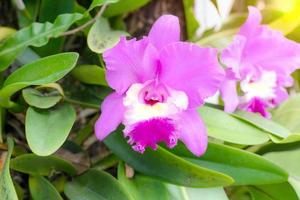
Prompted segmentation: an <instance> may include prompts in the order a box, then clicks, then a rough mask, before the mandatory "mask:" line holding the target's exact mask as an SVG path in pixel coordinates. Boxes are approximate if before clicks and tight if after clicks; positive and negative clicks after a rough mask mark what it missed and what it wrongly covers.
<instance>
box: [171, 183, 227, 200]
mask: <svg viewBox="0 0 300 200" xmlns="http://www.w3.org/2000/svg"><path fill="white" fill-rule="evenodd" d="M167 187H168V190H169V193H170V196H171V198H170V200H183V199H184V200H199V197H201V200H228V197H227V196H226V193H225V191H224V189H223V188H220V187H218V188H188V187H182V186H177V185H171V184H167ZM168 200H169V199H168Z"/></svg>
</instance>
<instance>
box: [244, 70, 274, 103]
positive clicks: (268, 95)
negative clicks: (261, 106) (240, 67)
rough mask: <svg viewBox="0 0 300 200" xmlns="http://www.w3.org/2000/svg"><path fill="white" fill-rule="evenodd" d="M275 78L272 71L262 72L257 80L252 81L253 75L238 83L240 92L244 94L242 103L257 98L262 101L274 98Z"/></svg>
mask: <svg viewBox="0 0 300 200" xmlns="http://www.w3.org/2000/svg"><path fill="white" fill-rule="evenodd" d="M276 81H277V76H276V73H275V72H274V71H262V73H261V76H260V78H259V79H257V80H253V75H252V74H249V75H247V77H246V79H244V80H242V81H241V83H240V86H241V90H242V91H243V93H244V96H242V98H241V101H242V102H249V101H250V100H251V99H252V98H254V97H258V98H261V99H264V100H271V99H272V98H275V97H276V93H275V88H276Z"/></svg>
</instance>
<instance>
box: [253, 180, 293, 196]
mask: <svg viewBox="0 0 300 200" xmlns="http://www.w3.org/2000/svg"><path fill="white" fill-rule="evenodd" d="M250 192H251V193H252V196H253V197H254V199H255V200H267V199H270V200H274V199H282V200H284V199H288V200H299V199H298V197H297V194H296V192H295V191H294V189H293V188H292V187H291V185H290V184H289V183H287V182H285V183H279V184H272V185H261V186H254V187H250Z"/></svg>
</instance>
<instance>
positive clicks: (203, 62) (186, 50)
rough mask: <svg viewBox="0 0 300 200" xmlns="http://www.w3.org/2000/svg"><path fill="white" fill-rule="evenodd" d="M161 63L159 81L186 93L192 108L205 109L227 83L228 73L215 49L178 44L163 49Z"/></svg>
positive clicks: (185, 43)
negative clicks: (205, 101) (223, 68)
mask: <svg viewBox="0 0 300 200" xmlns="http://www.w3.org/2000/svg"><path fill="white" fill-rule="evenodd" d="M160 61H161V68H160V73H159V79H160V80H161V81H162V82H163V83H164V84H166V85H168V86H169V87H171V88H173V89H176V90H179V91H183V92H185V93H186V94H187V95H188V98H189V107H190V108H192V107H197V106H199V105H202V104H203V103H204V99H205V98H207V97H210V96H212V95H214V94H215V93H216V91H217V90H218V88H219V86H220V83H221V82H222V81H223V77H224V72H223V70H222V69H221V68H220V66H219V63H218V60H217V49H214V48H201V47H199V46H197V45H195V44H190V43H187V42H176V43H172V44H170V45H167V46H165V47H164V48H163V49H162V51H161V52H160Z"/></svg>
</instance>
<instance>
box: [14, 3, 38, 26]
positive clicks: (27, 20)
mask: <svg viewBox="0 0 300 200" xmlns="http://www.w3.org/2000/svg"><path fill="white" fill-rule="evenodd" d="M23 3H24V4H25V10H19V9H17V16H18V24H19V27H20V28H23V27H26V26H29V25H30V24H31V23H33V22H35V21H37V16H38V13H39V7H40V0H25V1H23Z"/></svg>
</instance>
